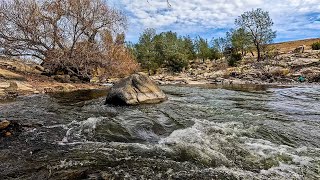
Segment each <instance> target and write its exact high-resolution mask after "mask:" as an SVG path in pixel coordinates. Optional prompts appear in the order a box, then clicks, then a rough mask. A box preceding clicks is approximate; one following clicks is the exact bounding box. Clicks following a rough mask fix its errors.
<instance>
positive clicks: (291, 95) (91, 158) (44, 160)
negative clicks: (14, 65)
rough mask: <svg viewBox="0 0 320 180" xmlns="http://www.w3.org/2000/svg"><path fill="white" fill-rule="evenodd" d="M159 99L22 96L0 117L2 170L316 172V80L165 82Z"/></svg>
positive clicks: (20, 175) (319, 135)
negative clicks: (7, 124)
mask: <svg viewBox="0 0 320 180" xmlns="http://www.w3.org/2000/svg"><path fill="white" fill-rule="evenodd" d="M161 88H162V89H163V90H164V92H165V93H167V94H168V97H169V100H168V101H166V102H164V103H161V104H156V105H143V106H125V107H117V106H111V105H104V100H105V95H106V92H104V91H98V90H97V91H79V92H73V93H64V94H51V95H33V96H28V97H19V98H17V99H16V100H15V101H10V102H3V103H2V104H0V119H8V120H15V121H18V122H20V123H21V124H22V126H23V127H24V128H23V131H22V132H21V133H19V134H15V135H14V136H12V137H9V138H2V139H0V161H1V164H0V177H1V179H170V178H171V179H318V178H320V101H319V100H320V87H319V86H311V85H310V86H294V87H268V86H261V85H260V86H254V85H251V86H248V85H246V86H225V87H222V86H220V87H219V86H201V87H199V86H193V87H192V86H163V87H161Z"/></svg>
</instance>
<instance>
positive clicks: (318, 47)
mask: <svg viewBox="0 0 320 180" xmlns="http://www.w3.org/2000/svg"><path fill="white" fill-rule="evenodd" d="M311 47H312V49H313V50H320V41H319V42H315V43H313V44H312V45H311Z"/></svg>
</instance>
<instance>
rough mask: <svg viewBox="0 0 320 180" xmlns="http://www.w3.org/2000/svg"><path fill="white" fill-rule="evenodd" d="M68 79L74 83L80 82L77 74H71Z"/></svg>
mask: <svg viewBox="0 0 320 180" xmlns="http://www.w3.org/2000/svg"><path fill="white" fill-rule="evenodd" d="M70 81H71V82H74V83H77V82H81V80H80V79H79V78H78V77H77V76H71V77H70Z"/></svg>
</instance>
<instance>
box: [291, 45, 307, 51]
mask: <svg viewBox="0 0 320 180" xmlns="http://www.w3.org/2000/svg"><path fill="white" fill-rule="evenodd" d="M304 49H305V46H304V45H303V46H299V47H297V48H296V49H295V50H293V53H304Z"/></svg>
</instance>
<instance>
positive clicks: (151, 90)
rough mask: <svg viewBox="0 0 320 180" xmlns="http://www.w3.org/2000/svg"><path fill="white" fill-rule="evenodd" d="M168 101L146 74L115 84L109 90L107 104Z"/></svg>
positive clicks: (137, 74) (133, 76) (132, 76)
mask: <svg viewBox="0 0 320 180" xmlns="http://www.w3.org/2000/svg"><path fill="white" fill-rule="evenodd" d="M166 99H167V96H166V95H165V94H164V93H163V92H162V90H161V89H160V88H159V87H158V86H157V85H156V84H155V83H154V82H153V81H152V80H151V79H150V78H149V77H148V76H147V75H146V74H145V73H136V74H133V75H131V76H129V77H127V78H124V79H122V80H120V81H118V82H117V83H115V84H114V86H113V87H112V88H111V89H110V90H109V93H108V95H107V98H106V104H114V105H137V104H154V103H160V102H163V101H165V100H166Z"/></svg>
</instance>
